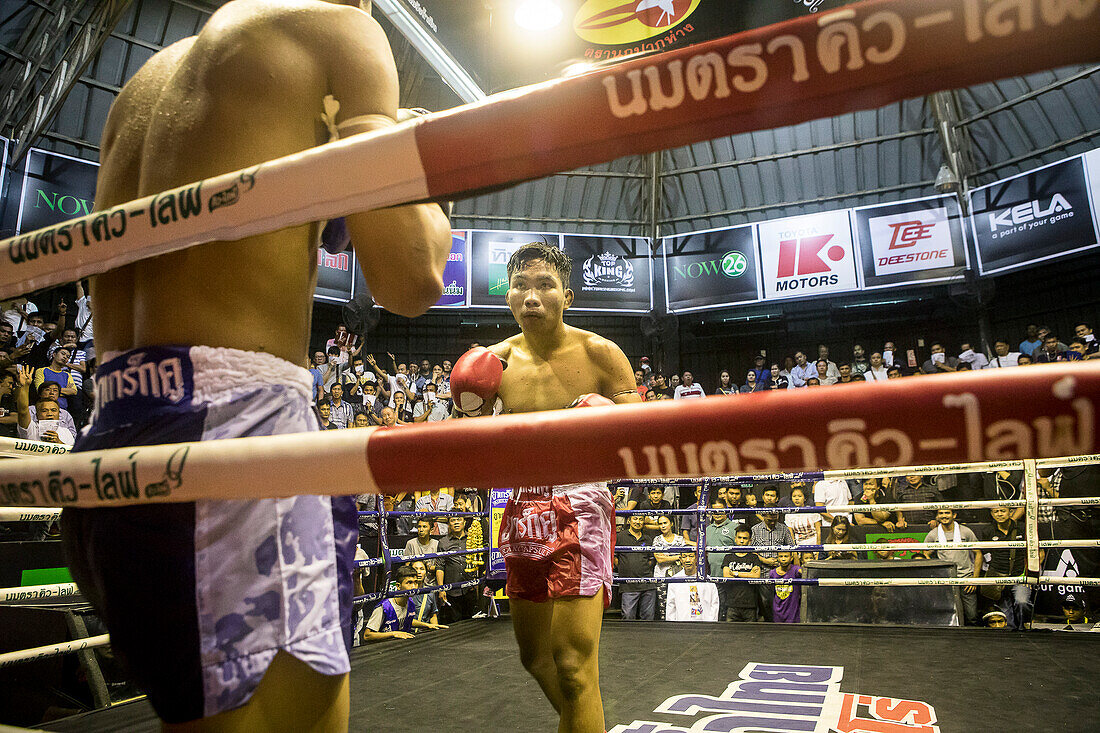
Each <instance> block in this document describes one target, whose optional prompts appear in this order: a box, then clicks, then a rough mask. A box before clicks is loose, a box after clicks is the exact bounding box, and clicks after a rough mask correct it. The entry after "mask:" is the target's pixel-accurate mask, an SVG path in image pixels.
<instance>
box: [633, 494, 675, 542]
mask: <svg viewBox="0 0 1100 733" xmlns="http://www.w3.org/2000/svg"><path fill="white" fill-rule="evenodd" d="M664 494H665V490H664V487H662V486H650V487H649V491H648V492H647V495H646V498H645V499H642V500H641V501H640V502H638V506H637V507H635V508H636V509H638V510H640V511H650V510H651V511H652V512H653V513H652V514H643V515H642V516H643V517H645V521H644V522H643V523H642V533H643V534H644V535H645V539H646V541H647V542H652V541H653V538H654V537H656V536H657V535H659V534H660V533H661V529H660V527H658V526H657V519H658V518H659V517H660V516H661V515H662V514H667V513H668V511H669V510H670V509H672V504H670V503H669V502H667V501H665V499H664ZM672 529H673V531H676V522H675V521H673V523H672Z"/></svg>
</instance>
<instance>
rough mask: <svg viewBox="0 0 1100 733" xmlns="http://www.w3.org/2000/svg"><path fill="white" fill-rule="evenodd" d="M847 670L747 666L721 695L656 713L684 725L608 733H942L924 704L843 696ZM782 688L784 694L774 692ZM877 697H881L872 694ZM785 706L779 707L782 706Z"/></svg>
mask: <svg viewBox="0 0 1100 733" xmlns="http://www.w3.org/2000/svg"><path fill="white" fill-rule="evenodd" d="M843 680H844V667H818V666H810V665H804V664H785V663H784V664H769V663H764V662H749V663H748V664H746V665H745V667H744V668H743V669H742V670H741V672H740V673H739V674H738V679H737V680H735V681H734V682H731V683H730V684H729V685H728V686H727V687H726V689H725V691H724V692H722V693H721V694H720V695H711V694H709V693H708V692H688V693H685V694H682V695H674V696H672V697H670V698H668V699H666V700H665V701H664V702H662V703H661V704H660V705H658V706H657V707H656V708H654V709H653V712H654V713H658V714H660V715H661V716H670V717H671V716H677V717H676V718H675V719H677V720H678V721H682V723H683V725H679V724H678V723H668V722H664V721H653V720H635V721H633V722H631V723H626V724H619V725H616V726H614V727H612V728H611V731H610V733H692V731H702V730H708V731H764V730H768V731H843V732H846V733H856V732H857V731H867V732H871V731H874V732H875V733H887V731H889V733H905V731H911V732H912V733H939V730H940V727H939V725H938V723H939V721H938V720H937V718H936V709H935V708H934V707H932V705H930V704H929V703H927V702H923V701H920V700H909V699H906V698H897V697H880V696H878V695H869V694H864V693H856V692H843V691H841V689H840V687H841V682H842V681H843ZM777 689H781V690H782V694H781V695H780V694H778V693H776V692H775V690H777ZM876 692H878V690H876ZM779 702H782V703H783V704H779Z"/></svg>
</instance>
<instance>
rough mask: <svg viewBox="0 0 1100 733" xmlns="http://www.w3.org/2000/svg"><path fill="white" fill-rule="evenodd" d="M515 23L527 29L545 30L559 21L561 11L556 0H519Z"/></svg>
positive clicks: (553, 26)
mask: <svg viewBox="0 0 1100 733" xmlns="http://www.w3.org/2000/svg"><path fill="white" fill-rule="evenodd" d="M515 17H516V25H518V26H519V27H520V28H523V29H525V30H529V31H547V30H550V29H551V28H555V27H557V25H558V24H559V23H561V19H562V17H563V13H562V11H561V6H560V5H558V3H557V2H556V0H520V2H519V4H518V5H517V6H516V16H515Z"/></svg>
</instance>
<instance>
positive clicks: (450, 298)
mask: <svg viewBox="0 0 1100 733" xmlns="http://www.w3.org/2000/svg"><path fill="white" fill-rule="evenodd" d="M466 236H467V235H466V232H454V231H452V232H451V253H450V254H449V255H447V264H446V265H444V266H443V297H441V298H440V299H439V302H437V303H436V304H435V306H434V307H436V308H462V307H464V306H466V305H467V300H466V293H467V291H468V290H469V287H468V286H469V283H468V282H467V273H468V270H467V269H466V262H467V253H466Z"/></svg>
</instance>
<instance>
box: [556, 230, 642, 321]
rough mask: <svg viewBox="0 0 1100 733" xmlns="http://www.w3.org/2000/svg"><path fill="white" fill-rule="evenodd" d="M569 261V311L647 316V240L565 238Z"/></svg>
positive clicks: (564, 245)
mask: <svg viewBox="0 0 1100 733" xmlns="http://www.w3.org/2000/svg"><path fill="white" fill-rule="evenodd" d="M562 242H563V248H564V250H565V253H566V254H567V255H569V257H570V259H571V260H572V261H573V274H572V277H571V278H570V283H569V287H571V288H572V289H573V306H572V308H571V310H594V311H610V312H620V313H624V312H625V313H647V312H649V311H650V309H652V307H653V287H652V282H653V276H652V275H653V273H652V265H651V258H650V253H649V240H647V239H641V238H625V237H598V236H586V235H572V234H566V235H564V236H563V237H562Z"/></svg>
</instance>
